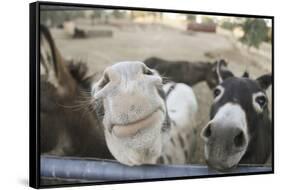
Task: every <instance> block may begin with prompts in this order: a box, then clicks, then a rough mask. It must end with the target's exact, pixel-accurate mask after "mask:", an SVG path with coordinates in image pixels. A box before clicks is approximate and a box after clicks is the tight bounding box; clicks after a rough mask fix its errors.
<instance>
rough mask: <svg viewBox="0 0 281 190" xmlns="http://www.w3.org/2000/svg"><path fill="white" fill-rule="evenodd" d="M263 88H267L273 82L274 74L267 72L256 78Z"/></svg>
mask: <svg viewBox="0 0 281 190" xmlns="http://www.w3.org/2000/svg"><path fill="white" fill-rule="evenodd" d="M256 80H257V82H258V83H259V84H260V86H261V88H262V89H264V90H266V89H267V88H268V87H269V86H270V85H271V84H272V75H271V74H265V75H262V76H260V77H259V78H257V79H256Z"/></svg>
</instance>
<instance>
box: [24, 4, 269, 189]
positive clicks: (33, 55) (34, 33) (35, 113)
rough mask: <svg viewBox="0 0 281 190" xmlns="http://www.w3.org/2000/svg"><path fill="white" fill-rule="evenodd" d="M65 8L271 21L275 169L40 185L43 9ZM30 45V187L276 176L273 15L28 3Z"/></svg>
mask: <svg viewBox="0 0 281 190" xmlns="http://www.w3.org/2000/svg"><path fill="white" fill-rule="evenodd" d="M41 5H44V6H46V5H47V6H48V5H49V6H64V7H80V8H104V9H106V8H108V9H117V10H138V11H156V12H171V13H184V14H200V15H215V16H233V17H251V18H263V19H270V20H272V157H271V159H272V160H271V163H272V170H271V171H266V172H251V173H242V174H241V173H224V174H220V175H217V174H215V175H202V176H189V177H172V178H159V179H142V180H124V181H110V182H91V183H71V184H62V185H61V184H60V185H44V186H42V185H40V146H39V145H40V115H39V112H40V82H39V81H40V56H39V52H40V34H39V33H40V6H41ZM29 11H30V12H29V16H30V18H29V20H30V23H29V39H30V41H29V44H30V50H29V52H30V54H29V59H30V65H29V67H30V69H29V70H30V76H29V84H30V91H29V93H30V95H29V102H30V104H29V108H30V109H29V110H30V112H29V122H30V128H29V185H30V186H31V187H33V188H50V187H69V186H86V185H102V184H120V183H134V182H147V181H166V180H182V179H194V178H211V177H232V176H242V175H258V174H272V173H274V16H268V15H249V14H235V13H218V12H201V11H190V10H170V9H157V8H144V7H125V6H109V5H93V4H78V3H61V2H40V1H38V2H34V3H30V4H29Z"/></svg>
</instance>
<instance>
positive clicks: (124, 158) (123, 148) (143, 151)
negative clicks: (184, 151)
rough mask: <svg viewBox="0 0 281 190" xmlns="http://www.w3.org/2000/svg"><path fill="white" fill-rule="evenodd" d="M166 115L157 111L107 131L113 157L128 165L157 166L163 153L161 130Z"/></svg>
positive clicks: (107, 140)
mask: <svg viewBox="0 0 281 190" xmlns="http://www.w3.org/2000/svg"><path fill="white" fill-rule="evenodd" d="M164 121H165V114H164V112H163V111H162V110H161V109H157V110H156V111H154V112H153V113H151V114H149V116H147V117H144V118H142V119H139V120H137V121H135V122H131V123H128V124H124V125H113V128H112V132H109V131H108V130H106V131H105V138H106V143H107V146H108V148H109V150H110V152H111V153H112V155H113V156H114V157H115V158H116V159H117V160H118V161H119V162H121V163H123V164H126V165H130V166H133V165H141V164H155V163H156V160H157V158H158V157H159V156H160V154H161V151H162V133H161V128H162V125H163V122H164Z"/></svg>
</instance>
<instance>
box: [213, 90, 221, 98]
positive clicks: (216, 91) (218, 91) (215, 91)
mask: <svg viewBox="0 0 281 190" xmlns="http://www.w3.org/2000/svg"><path fill="white" fill-rule="evenodd" d="M220 93H221V90H220V89H219V88H216V89H215V90H214V92H213V94H214V97H217V96H218V95H220Z"/></svg>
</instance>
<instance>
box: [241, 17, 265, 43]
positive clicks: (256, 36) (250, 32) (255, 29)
mask: <svg viewBox="0 0 281 190" xmlns="http://www.w3.org/2000/svg"><path fill="white" fill-rule="evenodd" d="M242 28H243V30H244V32H245V34H244V36H243V37H242V38H240V41H241V42H242V43H244V44H247V45H248V46H249V47H251V46H254V47H256V48H259V46H260V44H261V42H263V41H265V40H266V37H267V33H268V28H267V26H266V23H265V21H264V20H263V19H252V18H249V19H247V20H246V21H245V22H244V23H243V24H242Z"/></svg>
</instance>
